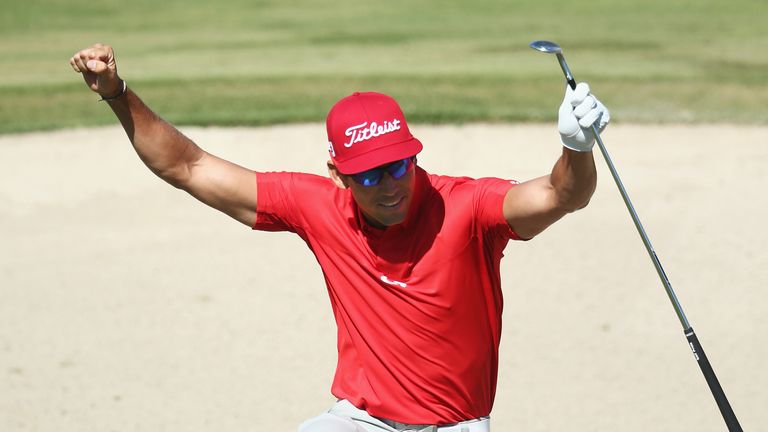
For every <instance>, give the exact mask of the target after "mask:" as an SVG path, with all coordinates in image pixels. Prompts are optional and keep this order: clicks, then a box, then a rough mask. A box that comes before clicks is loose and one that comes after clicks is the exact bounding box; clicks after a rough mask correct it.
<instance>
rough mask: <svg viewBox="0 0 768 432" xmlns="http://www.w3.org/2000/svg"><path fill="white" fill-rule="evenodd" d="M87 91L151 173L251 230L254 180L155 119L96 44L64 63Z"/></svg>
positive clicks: (110, 53) (104, 48) (104, 49)
mask: <svg viewBox="0 0 768 432" xmlns="http://www.w3.org/2000/svg"><path fill="white" fill-rule="evenodd" d="M70 65H71V66H72V67H73V69H74V70H75V71H76V72H80V73H82V74H83V78H84V80H85V82H86V84H87V85H88V87H89V88H90V89H91V90H93V91H94V92H96V93H98V94H100V95H102V97H103V98H104V99H105V100H106V101H107V103H108V104H109V106H110V107H111V108H112V111H113V112H114V113H115V115H116V116H117V118H118V119H119V120H120V123H121V124H122V125H123V128H124V129H125V132H126V133H127V134H128V138H129V139H130V140H131V143H132V144H133V147H134V149H135V150H136V153H137V154H138V155H139V157H140V158H141V160H142V161H143V162H144V163H145V164H146V165H147V167H149V169H150V170H152V172H154V173H155V174H157V175H158V176H159V177H160V178H162V179H163V180H165V181H166V182H168V183H170V184H171V185H173V186H175V187H177V188H179V189H183V190H185V191H187V192H189V193H190V194H191V195H192V196H194V197H195V198H197V199H198V200H200V201H202V202H203V203H205V204H207V205H209V206H211V207H213V208H216V209H218V210H220V211H222V212H224V213H226V214H228V215H229V216H231V217H233V218H234V219H236V220H238V221H240V222H242V223H244V224H246V225H248V226H253V224H254V222H255V220H256V178H255V173H254V172H253V171H251V170H248V169H246V168H243V167H241V166H238V165H236V164H233V163H231V162H228V161H226V160H223V159H221V158H218V157H216V156H214V155H211V154H209V153H207V152H205V151H204V150H202V149H201V148H200V147H198V146H197V145H196V144H195V143H194V142H192V140H190V139H189V138H187V137H186V136H184V135H183V134H182V133H181V132H179V131H178V130H177V129H176V128H175V127H173V126H172V125H171V124H169V123H168V122H166V121H165V120H163V119H161V118H160V117H158V116H157V115H156V114H155V113H154V112H152V110H151V109H149V107H147V106H146V105H145V104H144V102H143V101H142V100H141V99H140V98H139V97H138V96H137V95H136V94H135V93H134V92H132V91H131V90H130V89H128V88H127V87H125V84H124V82H123V81H122V80H121V79H120V78H119V76H118V75H117V65H116V62H115V58H114V52H113V50H112V48H111V47H109V46H107V45H101V44H96V45H93V46H92V47H90V48H86V49H84V50H82V51H80V52H78V53H76V54H75V55H74V56H73V57H72V58H71V59H70Z"/></svg>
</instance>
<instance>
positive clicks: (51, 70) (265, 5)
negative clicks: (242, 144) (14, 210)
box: [0, 0, 768, 133]
mask: <svg viewBox="0 0 768 432" xmlns="http://www.w3.org/2000/svg"><path fill="white" fill-rule="evenodd" d="M6 3H8V0H6ZM3 9H4V12H3V14H2V15H0V36H1V37H0V133H1V132H5V133H7V132H16V131H26V130H35V129H52V128H62V127H70V126H86V125H99V124H105V123H110V122H113V121H114V120H113V118H112V116H111V114H110V113H109V110H108V109H107V108H106V107H105V106H103V104H98V103H96V102H95V99H96V97H95V95H93V94H90V92H89V91H88V90H87V89H86V88H85V87H84V86H83V85H82V82H81V80H80V78H79V77H78V76H77V75H76V74H75V73H74V72H72V71H71V69H69V66H68V64H67V60H68V58H69V56H70V55H71V54H72V53H73V52H75V51H76V50H78V49H80V48H82V47H85V46H88V45H90V44H91V43H93V42H97V41H101V42H107V43H110V44H112V45H113V46H115V48H116V52H117V56H118V66H119V70H120V73H121V75H122V76H123V77H124V78H125V79H126V80H127V81H128V82H129V84H130V85H131V87H132V88H133V89H135V90H136V91H138V92H139V93H140V94H141V95H142V96H143V98H144V99H145V100H146V101H147V102H149V103H150V105H151V106H152V107H153V108H154V109H155V110H156V111H158V112H159V113H160V114H161V115H163V116H164V117H166V118H168V119H169V120H171V121H174V122H177V123H181V124H198V125H208V124H218V125H255V124H271V123H285V122H300V121H301V122H303V121H322V119H323V118H324V115H325V113H326V111H327V109H328V108H329V107H330V105H331V104H332V103H333V102H334V101H335V100H337V99H338V98H340V97H342V96H344V95H345V94H348V93H350V92H352V91H355V90H378V91H383V92H387V93H390V94H392V95H393V96H395V97H396V98H397V99H398V100H400V102H401V103H402V104H403V106H404V109H405V110H406V113H407V114H408V116H409V119H411V120H414V121H422V122H468V121H478V120H482V121H505V122H506V121H542V120H552V119H554V118H555V115H556V107H557V104H558V100H559V98H560V97H561V92H562V87H563V83H562V77H561V74H560V70H559V68H558V66H557V63H556V61H555V59H554V57H551V56H546V55H543V54H537V53H535V52H534V51H532V50H530V49H529V48H527V44H528V42H530V41H531V40H534V39H551V40H555V41H557V42H559V43H560V44H561V45H562V46H563V48H564V49H565V51H566V56H567V58H568V61H569V64H570V65H571V68H572V69H573V71H574V73H575V74H576V78H577V79H579V80H587V81H589V82H590V83H591V85H592V87H593V89H594V91H595V93H597V94H598V95H599V96H600V97H601V99H602V100H603V101H604V102H605V103H606V104H607V105H608V106H609V107H610V108H611V109H612V111H613V114H614V118H615V121H618V122H622V121H625V122H630V121H631V122H742V123H766V122H768V114H766V112H767V111H766V110H765V109H764V108H763V104H764V102H763V101H765V100H767V99H768V86H766V85H765V84H764V80H765V77H764V75H765V71H767V70H768V34H766V33H765V32H763V31H762V30H761V29H762V27H763V26H764V23H765V22H768V5H766V4H765V3H764V2H761V1H757V0H734V1H731V2H721V1H715V0H701V1H687V0H680V1H671V2H670V1H668V0H667V1H661V0H649V1H643V2H636V1H629V0H621V1H607V0H598V1H592V2H588V3H585V2H567V1H564V0H560V1H533V0H523V1H518V2H513V3H510V2H507V1H501V0H493V1H477V2H466V1H437V0H424V1H419V2H409V1H405V0H395V1H390V2H386V3H369V2H359V1H351V0H340V1H334V2H326V1H310V0H300V1H292V2H280V1H276V0H264V1H245V0H236V1H227V2H224V3H213V2H203V1H201V0H187V1H179V0H172V1H164V2H157V1H151V2H150V1H148V0H138V1H132V2H118V1H114V0H106V1H100V2H96V3H93V2H86V1H84V0H67V1H63V0H47V1H41V0H32V1H30V0H10V4H7V5H6V7H4V8H3Z"/></svg>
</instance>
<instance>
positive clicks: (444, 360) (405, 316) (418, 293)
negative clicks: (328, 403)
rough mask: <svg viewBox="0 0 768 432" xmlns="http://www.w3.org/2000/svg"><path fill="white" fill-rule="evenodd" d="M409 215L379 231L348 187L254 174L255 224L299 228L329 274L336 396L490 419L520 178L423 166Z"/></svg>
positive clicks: (392, 415)
mask: <svg viewBox="0 0 768 432" xmlns="http://www.w3.org/2000/svg"><path fill="white" fill-rule="evenodd" d="M416 176H417V180H416V192H415V195H414V200H413V204H412V206H413V207H412V208H411V210H410V211H409V215H408V218H407V219H406V221H405V222H403V223H402V224H399V225H395V226H391V227H388V228H387V229H385V230H379V229H376V228H373V227H371V226H369V225H368V224H367V223H366V222H365V221H364V220H363V218H362V215H361V214H360V211H359V209H358V208H357V205H356V204H355V202H354V200H353V198H352V194H351V193H350V191H349V190H345V189H340V188H338V187H337V186H336V185H335V184H334V183H333V182H332V181H331V180H330V179H328V178H325V177H320V176H316V175H310V174H301V173H257V187H258V215H257V220H256V223H255V225H254V229H259V230H265V231H291V232H295V233H296V234H298V235H299V236H300V237H301V238H302V239H304V241H305V242H306V243H307V245H308V246H309V248H310V249H311V250H312V252H313V253H314V254H315V256H316V257H317V261H318V262H319V263H320V267H321V268H322V270H323V274H324V275H325V282H326V286H327V287H328V294H329V295H330V298H331V305H332V307H333V313H334V316H335V318H336V324H337V327H338V353H339V359H338V365H337V369H336V375H335V378H334V381H333V386H332V389H331V390H332V393H333V394H334V395H335V396H336V397H338V398H340V399H347V400H349V401H350V402H351V403H352V404H354V405H355V406H357V407H358V408H361V409H364V410H366V411H368V413H370V414H371V415H373V416H377V417H384V418H388V419H391V420H395V421H399V422H403V423H412V424H446V423H454V422H459V421H463V420H468V419H473V418H477V417H482V416H486V415H488V414H489V413H490V411H491V407H492V405H493V399H494V396H495V392H496V375H497V370H498V347H499V340H500V337H501V312H502V304H503V301H502V294H501V282H500V277H499V263H500V260H501V258H502V256H503V254H502V251H503V249H504V247H505V246H506V244H507V242H508V241H509V240H510V239H517V236H516V234H515V233H514V232H513V231H512V230H511V229H510V228H509V226H508V225H507V223H506V222H505V220H504V217H503V215H502V203H503V199H504V195H505V194H506V192H507V190H508V189H509V188H510V187H511V186H513V185H514V184H515V183H516V182H513V181H509V180H502V179H497V178H483V179H478V180H475V179H470V178H466V177H460V178H459V177H447V176H438V175H431V174H428V173H426V172H425V171H424V170H422V169H421V168H418V167H417V171H416Z"/></svg>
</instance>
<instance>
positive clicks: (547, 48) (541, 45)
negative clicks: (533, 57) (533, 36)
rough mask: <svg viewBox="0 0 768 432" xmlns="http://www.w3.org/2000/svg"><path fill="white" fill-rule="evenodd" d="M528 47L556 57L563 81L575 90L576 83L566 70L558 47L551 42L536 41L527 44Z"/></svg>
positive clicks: (565, 64) (566, 66)
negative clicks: (563, 77)
mask: <svg viewBox="0 0 768 432" xmlns="http://www.w3.org/2000/svg"><path fill="white" fill-rule="evenodd" d="M528 46H530V47H531V48H533V49H535V50H536V51H541V52H543V53H547V54H554V55H556V56H557V62H558V63H560V69H562V70H563V73H564V74H565V80H566V81H567V82H568V85H569V86H571V88H572V89H576V81H574V79H573V75H572V74H571V70H570V69H569V68H568V64H567V63H566V62H565V57H563V49H562V48H560V45H558V44H556V43H554V42H551V41H545V40H537V41H533V42H531V43H530V44H528Z"/></svg>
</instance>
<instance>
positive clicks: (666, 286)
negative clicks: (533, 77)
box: [592, 125, 691, 330]
mask: <svg viewBox="0 0 768 432" xmlns="http://www.w3.org/2000/svg"><path fill="white" fill-rule="evenodd" d="M592 133H594V134H595V138H596V140H597V146H598V147H599V148H600V153H602V154H603V159H605V163H606V164H607V165H608V170H609V171H610V172H611V176H612V177H613V181H614V182H615V183H616V186H617V187H618V188H619V193H620V194H621V198H622V199H623V200H624V204H625V205H626V206H627V210H629V215H630V216H631V217H632V222H634V223H635V228H637V232H638V234H640V238H641V239H642V240H643V244H644V245H645V250H647V251H648V255H649V256H650V257H651V261H653V267H654V268H656V273H657V274H658V275H659V279H661V283H662V285H664V289H665V290H666V291H667V296H669V300H670V301H671V302H672V306H673V307H674V308H675V313H676V314H677V318H678V319H679V320H680V324H681V325H682V326H683V330H687V329H689V328H691V325H690V323H689V322H688V318H686V316H685V312H683V307H682V306H681V305H680V301H679V300H678V299H677V295H675V291H674V290H673V289H672V285H671V284H670V283H669V279H668V278H667V274H666V273H665V272H664V268H663V267H662V266H661V261H659V257H658V256H657V255H656V251H655V250H654V249H653V245H652V244H651V240H650V239H649V238H648V234H646V233H645V229H644V228H643V223H642V222H640V218H639V217H638V216H637V212H636V211H635V206H633V205H632V201H631V200H630V199H629V195H628V194H627V190H626V189H624V183H623V182H622V181H621V178H620V177H619V173H618V172H617V171H616V167H615V166H614V165H613V160H612V159H611V156H610V155H609V154H608V150H607V149H606V148H605V144H603V139H602V138H600V131H598V129H597V126H595V125H592Z"/></svg>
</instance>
